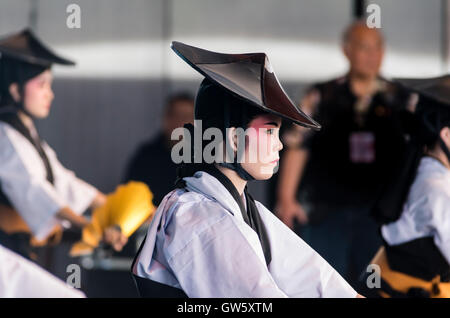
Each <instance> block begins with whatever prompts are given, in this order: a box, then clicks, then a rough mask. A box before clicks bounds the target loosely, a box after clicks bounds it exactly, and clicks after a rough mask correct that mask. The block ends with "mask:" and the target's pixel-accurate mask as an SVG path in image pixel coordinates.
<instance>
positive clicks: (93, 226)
mask: <svg viewBox="0 0 450 318" xmlns="http://www.w3.org/2000/svg"><path fill="white" fill-rule="evenodd" d="M152 199H153V193H152V192H151V191H150V189H149V188H148V187H147V185H146V184H145V183H142V182H135V181H131V182H129V183H127V184H125V185H120V186H118V187H117V189H116V191H115V192H113V193H111V194H109V195H108V196H107V200H106V203H105V204H104V205H103V206H101V207H99V208H97V209H95V210H94V211H93V213H92V219H91V222H90V223H89V225H87V226H86V227H85V228H84V229H83V232H82V240H81V241H80V242H77V243H75V244H74V245H73V246H72V249H71V251H70V255H71V256H80V255H85V254H90V253H92V252H93V250H94V248H96V247H97V246H98V244H99V243H100V241H101V239H102V236H103V231H104V230H105V229H106V228H108V227H110V226H114V225H118V226H120V228H121V230H122V233H123V234H124V235H125V236H127V237H129V236H131V234H133V233H134V232H135V231H136V230H137V229H138V228H139V227H140V226H141V225H142V224H143V223H144V222H145V221H146V220H147V219H148V218H149V217H150V216H151V215H152V214H153V213H154V212H155V206H154V205H153V203H152Z"/></svg>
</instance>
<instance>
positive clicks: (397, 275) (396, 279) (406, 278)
mask: <svg viewBox="0 0 450 318" xmlns="http://www.w3.org/2000/svg"><path fill="white" fill-rule="evenodd" d="M370 263H371V264H377V265H378V266H380V269H381V278H382V279H383V280H384V281H386V282H387V283H388V284H389V285H390V286H391V288H392V289H394V290H396V291H398V292H401V293H405V294H406V293H407V292H408V290H409V289H410V288H413V287H418V288H423V289H425V290H427V291H428V292H429V293H430V295H431V297H432V298H450V283H448V282H440V277H439V276H436V277H435V278H434V279H433V280H432V281H426V280H422V279H420V278H417V277H413V276H410V275H407V274H404V273H401V272H397V271H394V270H392V269H391V268H390V267H389V264H388V260H387V256H386V251H385V249H384V247H381V248H380V249H379V250H378V252H377V254H376V255H375V257H374V258H373V260H372V261H371V262H370ZM433 284H437V285H438V287H439V290H440V292H439V294H434V293H433ZM380 295H381V296H382V297H390V296H389V295H388V294H387V293H385V292H382V291H380Z"/></svg>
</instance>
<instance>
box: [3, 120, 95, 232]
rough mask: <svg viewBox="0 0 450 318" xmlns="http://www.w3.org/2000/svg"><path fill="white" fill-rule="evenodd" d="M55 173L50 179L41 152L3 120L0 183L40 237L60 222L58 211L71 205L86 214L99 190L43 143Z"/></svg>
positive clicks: (80, 212) (18, 210) (76, 210)
mask: <svg viewBox="0 0 450 318" xmlns="http://www.w3.org/2000/svg"><path fill="white" fill-rule="evenodd" d="M42 148H43V149H44V151H45V153H46V155H47V157H48V160H49V163H50V166H51V167H52V171H53V175H54V185H52V184H51V183H50V182H48V180H47V179H46V170H45V166H44V163H43V162H42V159H41V157H40V156H39V153H38V152H37V151H36V149H35V148H34V146H33V145H32V144H31V143H30V142H29V141H28V139H26V138H25V137H24V136H23V135H22V134H21V133H20V132H19V131H17V130H16V129H14V128H13V127H12V126H11V125H9V124H7V123H5V122H1V121H0V186H1V189H2V191H3V193H4V194H5V195H6V196H7V198H8V199H9V201H10V202H11V204H12V206H13V207H14V209H15V210H16V211H17V212H18V213H19V214H20V215H21V217H22V218H23V219H24V221H25V222H26V223H27V225H28V226H29V228H30V229H31V231H32V233H33V234H34V236H35V237H36V238H37V239H40V240H42V239H44V238H46V236H47V235H48V234H49V233H50V231H51V230H52V228H53V227H54V226H55V225H56V224H58V222H59V221H58V220H57V219H56V217H55V214H56V213H57V212H58V211H59V210H60V209H61V208H62V207H66V206H68V207H70V208H71V209H72V210H73V211H75V212H76V213H78V214H82V213H83V212H84V211H85V210H86V209H87V208H88V207H89V205H90V204H91V203H92V201H93V200H94V198H95V195H96V194H97V189H96V188H94V187H93V186H91V185H89V184H87V183H86V182H84V181H82V180H80V179H79V178H77V177H76V176H75V174H74V173H73V172H72V171H70V170H67V169H66V168H64V167H63V165H62V164H61V163H60V162H59V161H58V159H57V157H56V154H55V152H54V151H53V149H51V148H50V147H49V146H48V145H47V144H46V143H45V142H44V143H43V145H42Z"/></svg>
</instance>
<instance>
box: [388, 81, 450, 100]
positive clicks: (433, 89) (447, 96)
mask: <svg viewBox="0 0 450 318" xmlns="http://www.w3.org/2000/svg"><path fill="white" fill-rule="evenodd" d="M394 81H395V82H397V83H399V84H400V85H402V86H403V87H405V88H407V89H409V90H411V91H413V92H416V93H418V94H419V95H422V96H425V97H426V98H428V99H431V100H433V101H435V102H438V103H440V104H443V105H447V106H449V107H450V75H448V74H447V75H444V76H439V77H432V78H397V79H394Z"/></svg>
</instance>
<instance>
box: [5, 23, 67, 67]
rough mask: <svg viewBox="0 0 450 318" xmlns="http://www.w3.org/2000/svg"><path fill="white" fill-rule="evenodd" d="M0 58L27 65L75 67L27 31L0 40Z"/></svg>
mask: <svg viewBox="0 0 450 318" xmlns="http://www.w3.org/2000/svg"><path fill="white" fill-rule="evenodd" d="M0 53H1V56H2V57H3V56H4V57H6V58H11V59H16V60H19V61H22V62H26V63H29V64H34V65H40V66H50V65H51V64H62V65H75V62H73V61H70V60H68V59H65V58H63V57H61V56H58V55H57V54H55V53H54V52H53V51H52V50H50V49H49V48H47V47H46V46H45V45H44V44H43V43H42V42H41V41H40V40H39V39H38V38H37V37H36V36H35V35H34V34H33V32H31V31H30V30H28V29H25V30H23V31H21V32H19V33H16V34H13V35H10V36H8V37H6V38H3V39H1V40H0Z"/></svg>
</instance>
